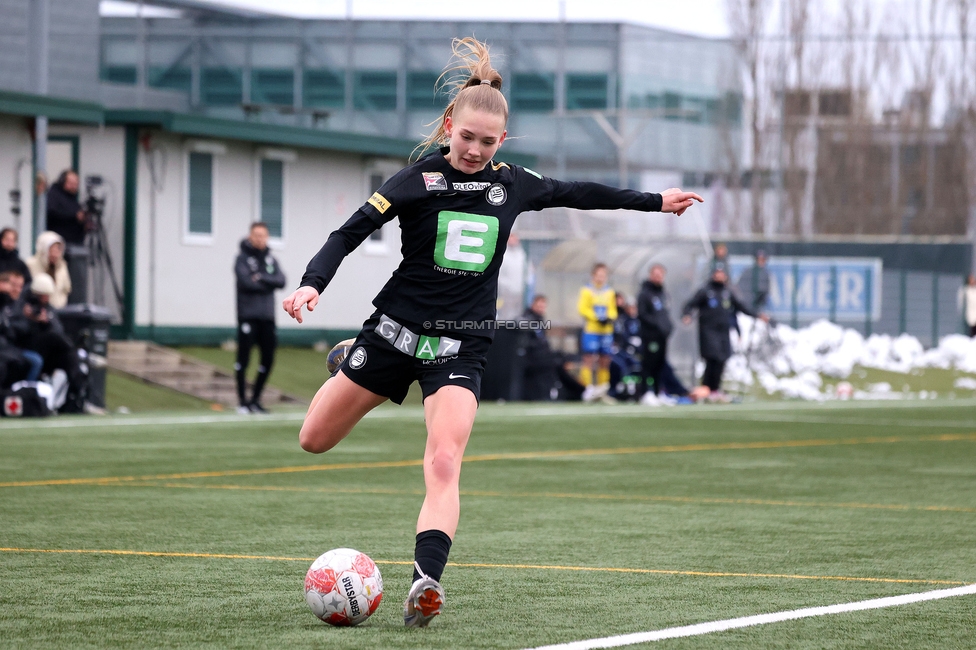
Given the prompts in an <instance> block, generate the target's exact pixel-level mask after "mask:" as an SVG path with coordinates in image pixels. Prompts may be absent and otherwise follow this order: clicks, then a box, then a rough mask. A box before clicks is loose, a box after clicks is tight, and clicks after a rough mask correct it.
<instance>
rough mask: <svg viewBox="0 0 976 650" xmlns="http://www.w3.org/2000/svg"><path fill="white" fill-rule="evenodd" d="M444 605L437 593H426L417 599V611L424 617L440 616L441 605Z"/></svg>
mask: <svg viewBox="0 0 976 650" xmlns="http://www.w3.org/2000/svg"><path fill="white" fill-rule="evenodd" d="M443 604H444V601H443V600H441V597H440V596H438V595H437V592H435V591H426V592H424V593H423V594H421V596H420V598H418V599H417V609H419V610H420V613H421V614H423V615H424V616H436V615H437V614H440V613H441V612H440V610H441V605H443Z"/></svg>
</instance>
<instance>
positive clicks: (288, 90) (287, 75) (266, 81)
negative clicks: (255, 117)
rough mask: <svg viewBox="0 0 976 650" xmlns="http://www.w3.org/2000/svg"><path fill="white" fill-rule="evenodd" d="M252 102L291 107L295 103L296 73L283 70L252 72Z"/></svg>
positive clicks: (270, 69)
mask: <svg viewBox="0 0 976 650" xmlns="http://www.w3.org/2000/svg"><path fill="white" fill-rule="evenodd" d="M251 101H252V102H255V103H257V104H278V105H282V106H291V105H292V104H293V103H294V102H295V71H294V70H290V69H282V68H263V69H255V70H251Z"/></svg>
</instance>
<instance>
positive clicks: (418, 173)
mask: <svg viewBox="0 0 976 650" xmlns="http://www.w3.org/2000/svg"><path fill="white" fill-rule="evenodd" d="M447 152H448V149H447V148H444V149H441V151H440V152H435V153H432V154H430V155H428V156H425V157H424V158H421V159H420V160H418V161H417V162H415V163H413V164H412V165H409V166H407V167H405V168H404V169H402V170H400V171H399V172H398V173H397V174H395V175H394V176H392V177H391V178H390V179H389V180H388V181H387V182H386V183H384V184H383V186H382V187H381V188H380V189H379V190H377V192H376V193H374V194H373V195H372V196H371V197H370V198H369V200H368V201H367V202H366V203H365V204H364V205H363V207H361V208H360V209H359V210H357V211H356V213H355V214H353V216H352V217H351V218H350V219H349V220H348V221H347V222H346V223H345V224H344V225H343V226H342V227H341V228H339V229H338V230H336V231H334V232H333V233H332V234H331V235H330V236H329V239H328V240H327V241H326V242H325V245H324V246H322V249H321V250H320V251H319V252H318V253H317V254H316V255H315V257H313V258H312V261H311V262H309V264H308V267H307V269H306V270H305V275H304V276H303V277H302V283H301V286H308V287H314V288H315V289H316V290H318V292H319V293H321V292H322V291H323V290H324V289H325V287H326V286H327V285H328V284H329V282H330V281H331V280H332V277H333V276H334V275H335V272H336V269H337V268H338V267H339V263H340V262H341V261H342V259H343V258H344V257H345V256H346V255H348V254H349V253H350V252H352V251H353V250H354V249H355V248H356V247H357V246H358V245H359V244H360V243H362V242H363V241H364V240H365V239H366V238H367V237H369V235H370V233H372V232H373V231H375V230H376V229H378V228H380V227H381V226H382V225H383V224H384V223H386V222H388V221H391V220H392V219H394V218H396V217H399V219H400V231H401V242H402V246H401V253H402V254H403V261H402V262H401V263H400V266H399V268H397V270H396V271H394V273H393V277H391V278H390V280H389V281H388V282H387V283H386V286H384V287H383V289H382V291H380V293H379V294H378V295H377V296H376V298H375V299H374V300H373V305H375V306H376V307H377V308H378V309H380V310H382V311H383V312H384V313H386V314H389V315H391V316H394V317H400V318H402V319H404V320H407V321H411V322H414V323H423V322H425V321H436V320H445V321H454V322H460V321H483V320H489V319H493V318H494V317H495V300H496V296H497V290H498V268H499V267H500V266H501V263H502V256H503V255H504V253H505V247H506V245H507V243H508V236H509V233H510V232H511V230H512V226H513V225H514V223H515V218H516V217H517V216H518V215H519V214H520V213H522V212H525V211H528V210H542V209H543V208H550V207H570V208H579V209H583V210H598V209H617V208H629V209H631V210H641V211H644V212H658V211H660V210H661V206H662V197H661V195H660V194H648V193H644V192H637V191H634V190H620V189H616V188H613V187H608V186H606V185H600V184H599V183H585V182H573V183H567V182H562V181H558V180H555V179H551V178H547V177H544V176H542V175H540V174H537V173H536V172H534V171H532V170H530V169H527V168H525V167H519V166H518V165H508V164H506V163H502V162H499V163H496V162H494V161H492V162H491V163H489V164H488V165H486V166H485V168H484V169H483V170H482V171H480V172H478V173H475V174H465V173H463V172H460V171H458V170H456V169H454V168H453V167H451V165H450V163H448V161H447V159H446V158H445V157H444V156H445V154H446V153H447Z"/></svg>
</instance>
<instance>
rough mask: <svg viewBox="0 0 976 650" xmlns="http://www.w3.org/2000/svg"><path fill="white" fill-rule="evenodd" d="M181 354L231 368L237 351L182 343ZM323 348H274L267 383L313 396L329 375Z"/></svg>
mask: <svg viewBox="0 0 976 650" xmlns="http://www.w3.org/2000/svg"><path fill="white" fill-rule="evenodd" d="M177 349H178V350H179V351H180V352H182V353H183V354H188V355H190V356H192V357H196V358H198V359H202V360H204V361H206V362H208V363H212V364H214V365H215V366H218V367H220V368H223V369H224V370H226V371H227V372H233V371H234V362H235V360H236V354H237V353H236V352H234V351H233V350H225V349H223V348H208V347H182V348H177ZM259 357H260V355H259V354H258V351H257V348H255V349H254V350H252V351H251V363H250V367H249V368H248V376H249V377H253V375H254V373H256V372H257V370H256V368H257V365H258V363H259ZM325 357H326V354H325V352H316V351H315V350H313V349H312V348H290V347H280V348H278V349H277V350H276V352H275V363H274V366H273V367H272V368H271V376H270V377H269V378H268V381H269V383H271V384H272V385H274V386H276V387H278V388H280V389H281V390H283V391H285V392H286V393H291V394H293V395H295V396H297V397H303V398H305V399H312V397H313V396H314V395H315V391H317V390H318V389H319V387H320V386H322V382H324V381H325V380H326V379H328V377H329V373H328V372H327V371H326V368H325Z"/></svg>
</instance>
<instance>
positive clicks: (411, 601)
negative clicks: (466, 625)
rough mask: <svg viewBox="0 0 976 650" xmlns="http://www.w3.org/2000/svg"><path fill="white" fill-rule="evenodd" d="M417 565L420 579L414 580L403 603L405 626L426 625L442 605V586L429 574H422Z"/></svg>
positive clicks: (438, 612)
mask: <svg viewBox="0 0 976 650" xmlns="http://www.w3.org/2000/svg"><path fill="white" fill-rule="evenodd" d="M413 565H414V566H415V567H417V573H419V574H420V579H419V580H416V581H414V583H413V586H412V587H410V593H408V594H407V600H406V602H404V603H403V624H404V625H405V626H407V627H427V625H429V624H430V621H431V619H433V618H434V617H435V616H437V615H438V614H440V613H441V607H443V606H444V588H443V587H441V583H439V582H437V581H436V580H434V579H433V578H431V577H430V576H428V575H426V574H424V572H423V571H421V569H420V565H419V564H417V563H416V562H414V563H413Z"/></svg>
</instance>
